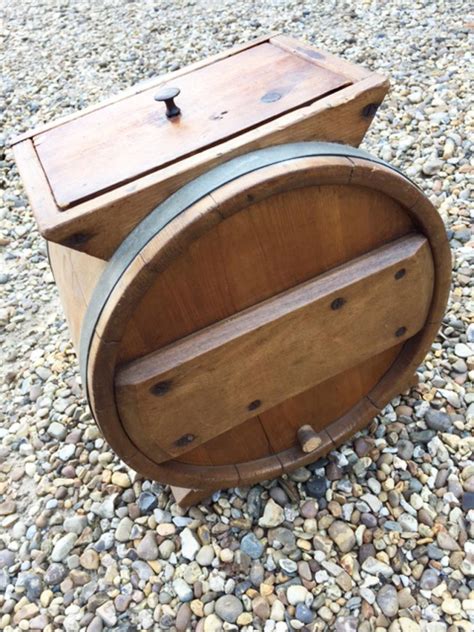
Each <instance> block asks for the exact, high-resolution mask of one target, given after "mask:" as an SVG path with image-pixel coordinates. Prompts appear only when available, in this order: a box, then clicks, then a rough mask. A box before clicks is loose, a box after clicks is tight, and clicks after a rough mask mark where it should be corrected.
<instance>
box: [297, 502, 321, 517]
mask: <svg viewBox="0 0 474 632" xmlns="http://www.w3.org/2000/svg"><path fill="white" fill-rule="evenodd" d="M300 513H301V515H302V516H303V518H316V516H317V513H318V505H317V504H316V503H315V501H314V500H307V501H306V502H304V503H303V505H302V507H301V510H300Z"/></svg>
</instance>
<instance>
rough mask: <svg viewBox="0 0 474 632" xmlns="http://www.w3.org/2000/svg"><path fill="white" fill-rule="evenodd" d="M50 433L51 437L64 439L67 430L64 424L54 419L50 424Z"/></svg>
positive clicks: (59, 439)
mask: <svg viewBox="0 0 474 632" xmlns="http://www.w3.org/2000/svg"><path fill="white" fill-rule="evenodd" d="M48 434H49V435H50V436H51V437H54V438H55V439H58V441H62V440H63V439H64V438H65V437H66V435H67V430H66V428H65V427H64V426H63V424H60V423H59V422H57V421H52V422H51V423H50V424H49V426H48Z"/></svg>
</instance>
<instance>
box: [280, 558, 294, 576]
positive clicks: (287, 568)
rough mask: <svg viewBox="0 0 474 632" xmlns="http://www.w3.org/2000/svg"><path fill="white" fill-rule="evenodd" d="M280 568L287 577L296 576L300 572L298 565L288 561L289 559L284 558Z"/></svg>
mask: <svg viewBox="0 0 474 632" xmlns="http://www.w3.org/2000/svg"><path fill="white" fill-rule="evenodd" d="M278 563H279V565H280V568H281V569H282V570H283V571H284V572H285V573H286V574H287V575H294V574H295V573H296V571H297V570H298V565H297V564H296V562H294V561H293V560H290V559H288V558H287V557H284V558H282V559H281V560H280V561H279V562H278Z"/></svg>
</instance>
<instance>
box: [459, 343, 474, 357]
mask: <svg viewBox="0 0 474 632" xmlns="http://www.w3.org/2000/svg"><path fill="white" fill-rule="evenodd" d="M454 353H455V354H456V355H457V356H458V358H469V357H470V356H472V355H474V347H473V348H471V347H470V346H469V345H467V344H464V343H463V342H459V343H458V344H457V345H456V346H455V347H454Z"/></svg>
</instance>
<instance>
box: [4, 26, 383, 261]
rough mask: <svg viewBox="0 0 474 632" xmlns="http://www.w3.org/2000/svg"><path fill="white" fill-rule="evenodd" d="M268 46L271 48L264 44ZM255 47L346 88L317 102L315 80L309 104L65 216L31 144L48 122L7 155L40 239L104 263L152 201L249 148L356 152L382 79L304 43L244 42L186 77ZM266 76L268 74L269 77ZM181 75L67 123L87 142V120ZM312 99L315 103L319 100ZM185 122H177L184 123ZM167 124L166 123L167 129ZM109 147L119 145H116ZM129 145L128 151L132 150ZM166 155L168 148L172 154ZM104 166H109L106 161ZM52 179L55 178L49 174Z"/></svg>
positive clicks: (54, 131)
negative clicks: (325, 146)
mask: <svg viewBox="0 0 474 632" xmlns="http://www.w3.org/2000/svg"><path fill="white" fill-rule="evenodd" d="M270 40H271V45H270V44H268V42H269V41H270ZM261 46H263V47H264V48H266V49H267V50H268V48H269V49H272V50H275V51H279V52H278V53H275V54H285V55H289V54H290V53H292V54H293V57H294V59H295V60H299V63H300V64H302V65H303V66H304V67H308V68H309V67H311V68H313V69H315V71H316V72H318V73H326V75H325V76H333V74H334V75H337V76H338V78H339V79H338V80H340V81H343V84H344V85H346V87H342V88H341V89H338V90H336V91H335V92H332V93H331V94H328V95H326V96H322V97H321V93H320V92H319V91H318V90H319V89H318V82H315V85H314V95H313V96H314V98H313V99H312V101H311V99H310V100H309V101H307V102H306V103H305V104H304V106H303V107H298V108H296V109H294V110H293V111H287V112H284V113H282V114H281V115H279V116H277V118H275V119H274V120H270V121H267V122H264V123H262V124H260V125H258V126H257V127H254V128H253V129H250V130H248V131H244V129H243V130H242V131H241V133H239V134H237V135H236V136H235V138H232V137H231V138H228V139H225V138H224V137H223V138H222V139H220V141H219V142H217V143H216V144H214V145H213V146H210V147H208V148H207V149H203V150H202V151H198V152H197V153H194V154H192V155H188V156H187V157H184V158H183V159H181V160H179V161H177V162H175V163H174V164H171V165H169V166H167V167H163V168H161V169H159V170H157V171H153V172H152V173H149V174H148V175H143V176H142V177H140V178H138V179H136V180H134V181H133V182H130V183H126V184H122V185H118V186H116V187H114V188H113V189H112V190H110V191H108V192H103V193H101V194H98V195H94V196H93V197H92V199H90V200H87V201H84V202H81V203H78V204H76V205H74V206H72V207H71V208H68V210H67V211H65V212H62V211H61V210H60V208H59V207H58V205H57V204H56V201H55V199H54V195H53V193H52V191H51V188H50V184H49V182H48V179H47V178H48V177H49V174H48V173H46V174H45V171H44V170H43V166H42V165H41V162H40V160H39V159H38V155H37V153H36V151H35V148H34V145H33V139H35V138H36V137H37V136H39V135H41V136H42V137H44V138H46V134H48V133H50V134H51V135H52V137H55V138H57V137H58V136H61V135H60V128H61V125H64V121H58V122H56V123H52V124H51V125H49V126H46V127H44V128H42V129H40V130H38V131H33V132H31V133H29V134H27V135H23V136H22V137H20V138H19V139H18V140H17V142H16V144H15V146H14V152H15V157H16V160H17V163H18V167H19V170H20V173H21V174H22V177H23V180H24V181H25V183H26V186H27V193H28V197H29V199H30V202H31V205H32V208H33V211H34V213H35V217H36V220H37V222H38V225H39V228H40V231H41V233H42V234H43V235H44V236H45V237H46V238H47V239H48V240H50V241H54V242H58V243H61V244H63V245H66V246H68V247H71V248H73V249H77V250H81V251H83V252H86V253H89V254H92V255H94V256H96V257H99V258H102V259H105V260H107V259H109V258H110V256H111V255H112V253H113V252H114V250H116V248H117V247H118V245H119V244H120V243H121V241H122V240H123V239H124V237H125V236H126V235H127V234H128V233H129V232H130V231H131V230H132V229H133V228H134V226H136V225H137V223H138V222H139V221H140V220H141V219H143V218H144V217H145V216H146V215H147V214H148V213H149V212H150V211H151V210H152V209H153V208H154V207H155V206H156V205H157V204H158V203H160V202H161V201H162V200H164V199H165V198H167V197H168V196H169V195H170V194H171V193H173V192H174V191H176V190H177V189H179V188H180V187H181V186H182V185H183V184H185V183H186V182H188V181H190V180H192V179H193V178H195V177H196V176H198V175H199V174H201V173H204V172H206V171H208V170H209V169H210V168H212V167H213V166H216V165H217V164H219V163H221V162H223V161H226V160H229V159H231V158H233V157H235V156H238V155H240V154H243V153H245V152H247V151H251V150H253V149H258V148H261V147H265V146H269V145H275V144H279V143H285V142H296V141H307V140H328V141H334V142H342V143H347V144H349V145H356V146H357V145H358V144H359V143H360V141H361V140H362V138H363V136H364V134H365V132H366V131H367V128H368V126H369V125H370V123H371V121H372V118H373V115H374V110H373V109H372V110H370V111H369V112H368V111H367V106H368V105H370V104H380V103H381V102H382V100H383V98H384V96H385V94H386V92H387V90H388V81H387V80H386V79H385V78H384V77H382V76H380V75H377V74H376V73H371V72H369V71H366V70H365V69H362V68H360V67H359V66H355V65H353V64H350V63H349V62H345V61H342V60H340V61H338V60H337V58H334V57H332V56H331V55H328V54H327V53H325V52H324V51H320V50H319V49H317V48H314V47H312V46H309V45H306V44H302V45H300V46H299V48H298V47H296V48H298V50H296V48H295V44H294V42H292V40H289V39H288V38H285V37H276V38H271V37H267V38H264V39H263V40H260V41H259V42H257V43H256V44H252V43H250V44H248V45H247V46H245V47H243V48H242V47H239V48H238V49H236V50H235V51H234V52H233V51H226V53H225V54H223V55H221V56H218V58H216V59H212V58H211V59H209V60H206V62H205V63H202V64H199V65H198V66H197V67H191V68H190V70H189V73H191V71H192V70H193V68H194V69H196V71H199V72H204V71H205V69H206V68H209V67H210V66H212V64H218V63H221V62H219V59H224V61H225V63H227V62H228V60H229V59H230V58H231V57H232V56H234V55H235V59H237V57H238V56H239V54H250V53H252V54H254V53H255V51H256V50H257V49H258V48H260V47H261ZM310 53H311V54H310ZM222 63H223V62H222ZM331 73H333V74H331ZM268 74H269V75H271V73H268ZM189 76H191V75H189ZM184 77H188V73H187V71H186V70H185V69H183V70H180V71H177V73H171V74H170V75H166V76H165V77H164V78H157V79H156V80H153V81H151V82H146V84H145V86H144V87H140V86H138V87H136V88H135V89H134V90H132V91H131V93H127V95H119V96H118V97H116V98H114V99H112V100H111V101H109V102H108V103H106V104H105V105H101V104H99V105H98V106H95V107H93V108H88V109H87V110H86V111H81V112H79V113H78V114H77V115H75V116H73V117H68V118H67V121H69V122H68V123H67V124H68V125H72V126H74V127H77V128H78V130H79V131H78V133H79V134H80V129H81V127H84V134H83V135H87V136H90V134H92V132H90V133H88V131H87V128H86V121H87V117H88V116H91V117H94V118H101V117H107V108H108V107H111V108H118V109H120V108H124V107H127V106H126V102H127V99H128V98H131V99H135V98H137V99H139V100H140V99H142V98H143V93H144V91H146V90H151V87H153V89H155V88H156V87H157V86H158V85H161V84H162V83H163V82H164V81H166V82H167V83H170V84H171V83H172V82H173V81H174V80H177V81H178V82H181V81H182V80H183V79H184ZM347 84H349V85H347ZM152 91H153V90H152ZM308 94H309V93H308ZM135 95H136V96H135ZM318 95H319V97H321V98H318ZM277 103H278V102H277ZM267 105H268V104H267ZM270 105H271V104H270ZM156 106H157V107H158V108H159V104H156V103H154V104H153V107H156ZM183 111H184V110H183ZM184 120H185V119H184V118H183V122H184ZM168 125H172V124H169V123H168ZM172 129H174V128H172ZM99 136H100V134H99ZM61 138H62V136H61ZM147 140H148V141H149V142H148V145H147V150H149V151H152V150H153V151H155V148H154V147H153V144H152V142H151V141H152V136H150V138H149V139H147ZM58 142H59V141H58ZM114 142H118V143H120V139H116V140H115V141H114ZM142 144H143V143H142ZM112 145H113V143H112ZM130 146H131V148H132V150H133V144H131V145H130ZM150 148H152V149H150ZM170 149H173V151H174V150H175V148H170ZM74 151H75V146H71V147H69V144H64V147H63V149H62V150H61V151H59V150H58V152H56V153H55V154H54V155H52V156H51V159H52V160H53V161H55V160H58V167H59V168H60V169H61V165H62V164H63V163H64V164H66V165H67V164H68V161H63V157H62V155H61V154H62V152H64V153H65V154H66V155H68V152H74ZM111 151H113V150H112V149H111ZM160 151H161V150H160ZM111 164H115V162H114V161H112V163H111ZM105 171H107V170H106V169H103V168H102V167H101V169H98V170H97V177H99V178H103V177H105V174H104V173H102V172H105ZM114 177H115V176H114ZM52 178H53V179H54V175H53V176H52ZM69 179H70V178H69ZM30 181H31V182H32V183H35V184H34V186H32V185H30V184H29V182H30ZM65 182H66V180H64V181H63V180H62V179H59V180H58V185H59V186H62V184H63V183H65Z"/></svg>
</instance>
